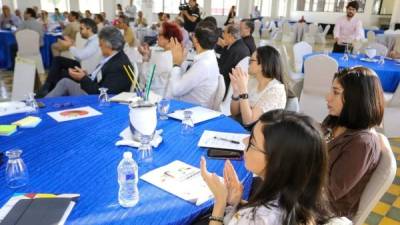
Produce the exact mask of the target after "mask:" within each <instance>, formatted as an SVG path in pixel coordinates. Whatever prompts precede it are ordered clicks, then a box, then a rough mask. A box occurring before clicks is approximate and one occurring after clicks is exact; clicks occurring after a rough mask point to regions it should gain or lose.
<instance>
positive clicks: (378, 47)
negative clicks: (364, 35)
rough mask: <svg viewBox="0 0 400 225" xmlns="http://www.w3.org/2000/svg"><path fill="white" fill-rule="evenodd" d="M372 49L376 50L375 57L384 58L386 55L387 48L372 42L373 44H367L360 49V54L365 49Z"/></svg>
mask: <svg viewBox="0 0 400 225" xmlns="http://www.w3.org/2000/svg"><path fill="white" fill-rule="evenodd" d="M368 47H369V48H374V49H376V54H377V55H383V56H386V55H387V54H388V51H389V50H388V48H387V47H386V46H384V45H383V44H380V43H377V42H373V43H368V44H366V45H365V46H364V47H363V48H362V50H361V51H362V52H363V53H364V52H365V49H366V48H368Z"/></svg>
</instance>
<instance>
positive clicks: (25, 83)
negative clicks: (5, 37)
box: [11, 57, 36, 101]
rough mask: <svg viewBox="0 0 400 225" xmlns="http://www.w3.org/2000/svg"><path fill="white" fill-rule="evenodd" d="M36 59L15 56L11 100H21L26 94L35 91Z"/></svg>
mask: <svg viewBox="0 0 400 225" xmlns="http://www.w3.org/2000/svg"><path fill="white" fill-rule="evenodd" d="M35 71H36V65H35V61H34V60H31V59H26V58H20V57H16V58H15V67H14V77H13V87H12V93H11V100H13V101H20V100H24V99H25V95H27V94H28V93H31V92H33V88H34V86H35Z"/></svg>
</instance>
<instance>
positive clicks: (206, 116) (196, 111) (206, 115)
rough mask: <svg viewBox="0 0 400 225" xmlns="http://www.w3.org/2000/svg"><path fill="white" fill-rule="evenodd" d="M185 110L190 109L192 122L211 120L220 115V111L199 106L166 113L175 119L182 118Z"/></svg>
mask: <svg viewBox="0 0 400 225" xmlns="http://www.w3.org/2000/svg"><path fill="white" fill-rule="evenodd" d="M186 110H188V111H192V121H193V123H194V124H196V123H200V122H204V121H207V120H211V119H214V118H216V117H219V116H221V115H222V113H221V112H217V111H214V110H211V109H207V108H204V107H201V106H196V107H192V108H188V109H185V110H176V111H175V112H173V113H170V114H168V116H169V117H171V118H174V119H177V120H183V119H184V114H183V112H184V111H186Z"/></svg>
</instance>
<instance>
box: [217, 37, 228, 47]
mask: <svg viewBox="0 0 400 225" xmlns="http://www.w3.org/2000/svg"><path fill="white" fill-rule="evenodd" d="M217 45H219V46H221V47H223V48H224V47H225V46H226V45H227V44H226V42H225V40H224V39H222V38H218V41H217Z"/></svg>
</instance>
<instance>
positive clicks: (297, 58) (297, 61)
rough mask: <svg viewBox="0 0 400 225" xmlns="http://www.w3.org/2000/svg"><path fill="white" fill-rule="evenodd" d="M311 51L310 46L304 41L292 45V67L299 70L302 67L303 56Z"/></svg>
mask: <svg viewBox="0 0 400 225" xmlns="http://www.w3.org/2000/svg"><path fill="white" fill-rule="evenodd" d="M311 53H312V46H311V45H310V44H308V43H307V42H305V41H301V42H299V43H296V44H295V45H293V56H294V68H295V71H296V72H300V71H301V68H302V67H303V57H304V56H305V55H308V54H311Z"/></svg>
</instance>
